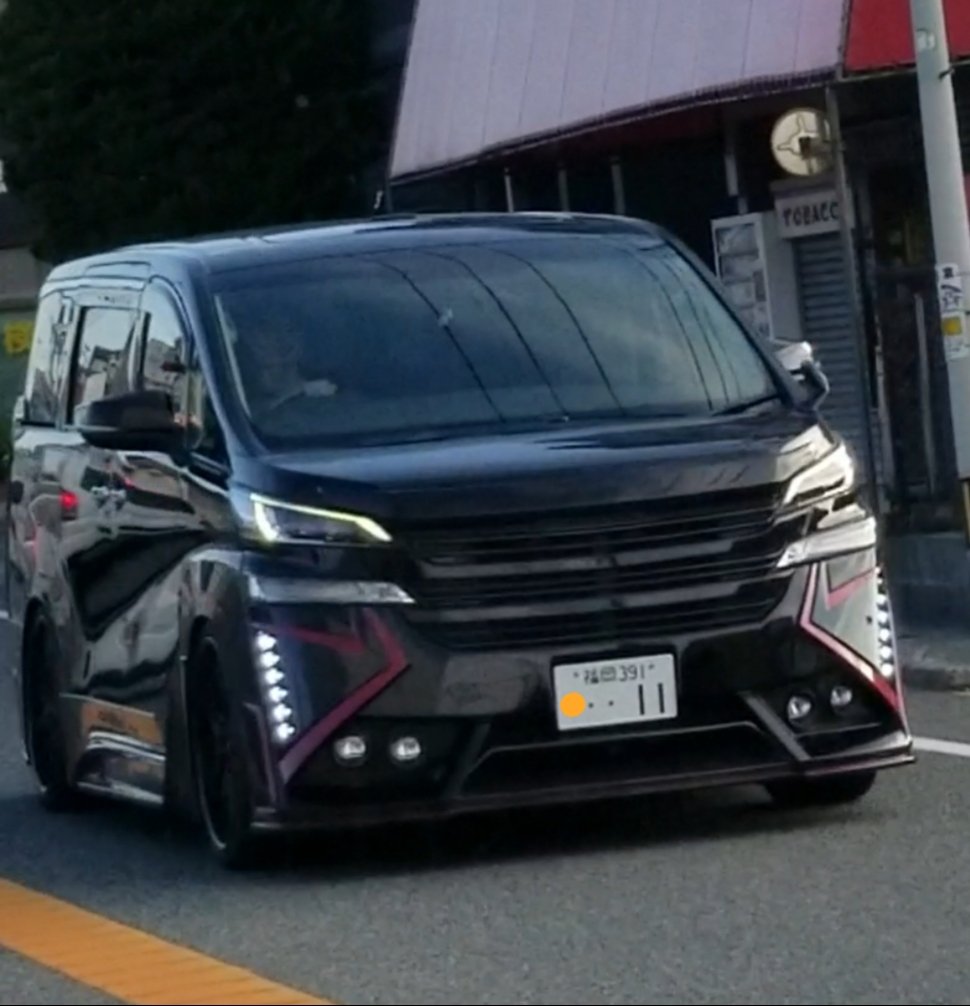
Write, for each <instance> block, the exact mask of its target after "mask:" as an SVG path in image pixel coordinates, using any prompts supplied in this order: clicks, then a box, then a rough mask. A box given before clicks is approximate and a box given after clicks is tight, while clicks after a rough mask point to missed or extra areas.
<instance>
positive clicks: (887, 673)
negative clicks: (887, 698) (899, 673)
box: [879, 662, 896, 678]
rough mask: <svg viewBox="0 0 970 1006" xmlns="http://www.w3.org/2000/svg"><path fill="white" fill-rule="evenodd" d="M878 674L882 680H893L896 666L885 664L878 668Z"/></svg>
mask: <svg viewBox="0 0 970 1006" xmlns="http://www.w3.org/2000/svg"><path fill="white" fill-rule="evenodd" d="M879 673H880V674H881V675H882V676H883V677H884V678H894V677H895V676H896V665H895V664H890V663H888V662H887V663H885V664H883V665H882V666H881V667H880V668H879Z"/></svg>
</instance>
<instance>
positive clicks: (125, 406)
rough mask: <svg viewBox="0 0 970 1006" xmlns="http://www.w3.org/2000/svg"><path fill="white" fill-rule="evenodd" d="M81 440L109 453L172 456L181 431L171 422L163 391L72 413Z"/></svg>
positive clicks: (117, 399)
mask: <svg viewBox="0 0 970 1006" xmlns="http://www.w3.org/2000/svg"><path fill="white" fill-rule="evenodd" d="M75 423H76V425H77V428H78V431H79V432H80V434H81V436H82V437H84V439H85V440H86V441H87V442H88V443H89V444H91V445H92V446H93V447H102V448H104V449H105V450H109V451H161V452H164V453H174V452H175V451H177V450H178V449H179V448H180V447H181V446H182V444H183V442H184V438H185V431H184V430H183V429H182V427H181V426H180V425H179V424H178V423H177V422H176V420H175V413H174V411H173V409H172V398H171V396H170V395H169V394H168V393H167V392H164V391H133V392H128V393H126V394H123V395H114V396H112V397H111V398H102V399H101V400H100V401H97V402H91V403H89V404H88V405H83V406H81V407H80V408H79V409H78V410H77V412H76V413H75Z"/></svg>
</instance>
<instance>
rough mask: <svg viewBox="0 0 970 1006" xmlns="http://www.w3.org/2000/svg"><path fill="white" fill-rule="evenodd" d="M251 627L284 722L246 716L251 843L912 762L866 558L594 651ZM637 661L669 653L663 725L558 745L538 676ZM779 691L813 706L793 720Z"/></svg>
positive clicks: (254, 711)
mask: <svg viewBox="0 0 970 1006" xmlns="http://www.w3.org/2000/svg"><path fill="white" fill-rule="evenodd" d="M251 619H252V623H251V625H250V626H249V627H248V631H249V632H250V633H251V634H252V635H253V638H254V639H256V638H260V639H262V640H263V642H262V643H261V644H260V645H266V643H265V640H266V639H267V638H271V639H273V640H274V641H275V646H276V650H275V651H274V652H276V653H277V654H278V659H277V660H276V661H275V663H274V669H275V670H276V671H277V674H276V678H277V679H278V678H279V677H280V675H283V676H284V680H283V681H282V684H283V685H285V688H286V690H287V693H288V697H287V702H288V703H289V707H290V712H291V713H292V721H293V724H294V725H293V735H292V737H290V738H288V739H287V740H286V742H280V740H279V739H278V738H274V727H275V725H276V719H275V717H274V711H273V709H272V708H271V705H270V706H268V705H267V703H266V701H265V699H264V700H263V701H257V702H252V703H249V704H248V706H247V708H248V710H249V713H250V717H251V719H250V722H251V725H252V728H253V737H254V738H260V739H261V742H260V743H254V744H253V745H252V751H253V759H252V765H251V769H252V781H253V788H254V791H255V793H256V794H257V796H258V800H257V802H258V809H257V814H256V821H257V826H258V827H261V828H264V829H278V828H286V829H290V828H293V829H296V828H301V827H313V828H318V827H327V826H335V827H344V826H354V825H370V824H376V823H380V822H385V821H398V820H412V819H428V818H439V817H448V816H454V815H460V814H466V813H477V812H482V811H491V810H496V809H502V808H514V807H530V806H543V805H551V804H560V803H577V802H586V801H589V800H600V799H613V798H618V797H628V796H637V795H644V794H649V793H658V792H669V791H676V790H687V789H696V788H707V787H711V786H721V785H744V784H760V783H770V782H774V781H778V780H784V779H789V778H811V777H819V776H827V775H838V774H841V773H848V772H858V771H870V770H882V769H887V768H892V767H897V766H901V765H905V764H908V763H909V762H911V761H912V760H913V754H912V739H911V736H910V733H909V728H908V724H907V720H906V713H905V707H904V702H903V691H902V684H901V681H900V675H899V671H898V668H897V667H896V663H895V637H894V634H893V627H892V618H891V611H890V609H889V602H888V598H887V597H886V596H885V590H884V587H883V585H882V583H881V579H880V573H879V570H878V567H877V565H876V558H875V555H874V554H872V555H870V554H860V555H857V556H853V557H850V558H848V559H845V560H838V561H835V562H829V563H827V564H822V565H818V566H815V567H809V568H805V569H802V570H799V571H798V572H797V573H796V574H794V575H793V576H792V577H791V579H790V581H789V582H788V585H787V588H786V590H785V592H784V596H783V597H782V599H781V601H780V603H779V604H778V605H777V606H776V608H775V609H774V610H773V611H772V612H771V614H770V615H769V616H768V617H766V618H764V619H762V620H760V621H759V622H757V623H755V624H748V625H743V626H733V627H731V628H730V629H729V630H728V629H717V628H714V629H711V630H708V631H703V630H698V631H694V632H691V633H689V634H684V635H679V636H671V637H669V638H665V639H655V638H654V639H650V638H640V639H619V640H617V642H616V644H615V645H613V646H611V647H604V646H597V647H596V648H595V649H591V648H590V647H588V646H587V647H585V648H583V647H580V648H570V647H561V648H545V647H544V648H533V649H529V650H523V651H519V652H494V651H493V652H487V653H478V654H475V653H467V652H463V653H455V652H450V651H448V650H446V649H444V648H443V647H441V646H440V645H439V644H438V643H436V642H434V641H432V640H429V639H428V638H427V635H426V634H425V633H423V632H422V631H421V628H420V626H419V625H418V626H416V625H415V623H414V622H413V621H412V620H411V619H409V618H408V617H407V616H406V615H405V614H404V613H403V612H401V611H398V610H396V609H393V608H382V609H368V608H340V607H336V606H318V607H314V608H312V610H311V609H307V608H305V607H304V608H297V607H286V606H280V605H276V606H267V605H256V606H254V607H253V609H252V612H251ZM260 634H262V635H260ZM258 651H259V646H257V647H256V653H257V658H258V657H259V652H258ZM650 654H671V655H673V657H674V659H675V662H676V668H677V689H678V695H679V710H678V716H677V718H676V720H673V721H663V722H649V723H642V724H637V725H633V726H631V725H629V724H628V725H625V726H622V727H609V728H605V729H597V730H590V731H581V732H575V733H569V734H563V733H561V732H560V731H559V729H558V726H557V716H556V696H555V694H554V686H553V675H552V667H553V666H554V664H556V663H558V662H560V661H567V662H568V661H573V660H577V659H578V660H587V659H588V660H595V659H599V658H604V659H608V658H613V657H618V656H624V655H626V656H643V655H650ZM261 669H262V668H261V665H259V664H257V668H256V670H257V675H259V673H260V672H261ZM834 689H841V690H843V694H844V690H846V689H848V690H849V692H851V694H852V696H853V699H852V702H851V703H850V704H849V705H848V706H847V707H845V708H838V709H836V708H833V707H832V704H831V701H830V697H831V696H832V694H833V690H834ZM796 695H797V696H799V697H801V698H805V697H807V698H808V699H809V700H810V704H811V707H812V711H811V712H810V713H809V714H808V715H807V716H805V717H804V718H802V719H800V720H798V721H797V722H793V721H792V719H791V717H790V716H789V712H790V708H789V703H790V701H791V699H792V697H793V696H796ZM349 736H354V737H361V738H363V739H364V740H365V741H366V744H367V748H368V752H369V753H368V756H367V757H366V759H364V760H362V761H361V762H360V763H359V764H354V765H346V764H341V763H340V762H339V760H338V758H337V756H336V753H335V743H336V742H337V741H339V740H340V739H341V738H346V737H349ZM402 737H408V738H410V737H413V738H416V739H418V740H419V742H420V744H421V749H422V753H421V756H420V757H419V758H417V759H416V760H415V761H414V762H411V763H407V764H399V763H395V761H394V760H393V759H392V757H391V755H390V747H391V745H392V743H393V742H394V741H395V740H399V739H401V738H402Z"/></svg>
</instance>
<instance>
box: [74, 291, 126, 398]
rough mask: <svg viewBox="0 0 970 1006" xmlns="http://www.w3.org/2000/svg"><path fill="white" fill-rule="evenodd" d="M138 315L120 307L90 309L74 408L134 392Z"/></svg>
mask: <svg viewBox="0 0 970 1006" xmlns="http://www.w3.org/2000/svg"><path fill="white" fill-rule="evenodd" d="M138 327H139V326H138V314H137V313H136V312H135V311H131V310H127V309H123V308H117V307H92V308H87V309H86V310H85V311H84V313H83V314H82V316H81V334H80V337H79V346H78V353H77V366H76V369H75V372H74V394H73V397H72V401H73V407H74V408H75V409H76V408H77V407H78V406H79V405H87V404H88V403H89V402H96V401H97V400H98V399H100V398H107V397H109V396H112V395H121V394H124V393H125V392H126V391H131V390H132V386H133V383H134V380H133V379H134V375H135V373H136V372H137V371H136V353H137V350H138Z"/></svg>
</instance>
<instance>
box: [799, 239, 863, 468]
mask: <svg viewBox="0 0 970 1006" xmlns="http://www.w3.org/2000/svg"><path fill="white" fill-rule="evenodd" d="M795 263H796V269H797V271H798V287H799V291H800V299H801V312H802V326H803V335H804V338H805V339H806V340H807V341H808V342H810V343H811V344H812V346H814V348H815V353H816V356H817V357H818V361H819V363H820V364H821V365H822V368H823V369H824V370H825V373H826V375H827V376H828V379H829V381H830V382H831V385H832V392H831V394H830V395H829V397H828V399H827V400H826V402H825V404H824V405H823V407H822V411H823V414H824V416H825V418H826V419H827V420H828V422H829V423H830V424H831V426H832V428H833V429H835V430H836V431H837V432H838V433H839V434H841V435H842V436H843V437H845V439H846V440H847V441H848V442H849V444H850V445H851V446H852V448H853V450H854V451H855V455H856V458H857V459H858V461H859V464H860V466H861V467H862V468H863V470H864V471H866V472H868V470H869V467H868V466H869V464H870V459H869V448H868V436H867V423H868V422H869V405H868V399H869V395H868V392H867V390H866V383H865V376H864V374H863V373H862V365H861V362H860V360H859V351H858V348H857V346H856V343H855V331H854V327H853V323H852V289H851V285H850V281H849V276H848V273H847V270H846V265H845V254H844V251H843V246H842V239H841V236H840V235H839V234H824V235H820V236H818V237H810V238H802V239H800V240H798V241H796V242H795ZM877 456H878V455H877ZM864 477H865V476H864Z"/></svg>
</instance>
